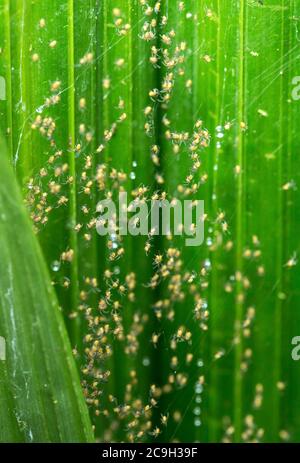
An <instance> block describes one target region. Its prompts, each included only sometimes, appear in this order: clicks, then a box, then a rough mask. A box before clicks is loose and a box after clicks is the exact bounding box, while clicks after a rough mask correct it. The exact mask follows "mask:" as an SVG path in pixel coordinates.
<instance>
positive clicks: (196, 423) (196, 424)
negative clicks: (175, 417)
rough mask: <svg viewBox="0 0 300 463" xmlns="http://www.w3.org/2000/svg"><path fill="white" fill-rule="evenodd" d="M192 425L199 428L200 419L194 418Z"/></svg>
mask: <svg viewBox="0 0 300 463" xmlns="http://www.w3.org/2000/svg"><path fill="white" fill-rule="evenodd" d="M194 425H195V426H196V428H199V427H200V426H201V420H199V418H195V420H194Z"/></svg>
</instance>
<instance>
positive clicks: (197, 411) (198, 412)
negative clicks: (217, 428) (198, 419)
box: [194, 407, 201, 416]
mask: <svg viewBox="0 0 300 463" xmlns="http://www.w3.org/2000/svg"><path fill="white" fill-rule="evenodd" d="M194 415H196V416H199V415H201V408H200V407H196V408H194Z"/></svg>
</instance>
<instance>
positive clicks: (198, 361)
mask: <svg viewBox="0 0 300 463" xmlns="http://www.w3.org/2000/svg"><path fill="white" fill-rule="evenodd" d="M203 365H204V363H203V360H201V359H199V360H197V367H199V368H201V367H203Z"/></svg>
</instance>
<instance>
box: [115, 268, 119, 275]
mask: <svg viewBox="0 0 300 463" xmlns="http://www.w3.org/2000/svg"><path fill="white" fill-rule="evenodd" d="M114 274H115V275H119V274H120V267H114Z"/></svg>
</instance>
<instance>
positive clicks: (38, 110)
mask: <svg viewBox="0 0 300 463" xmlns="http://www.w3.org/2000/svg"><path fill="white" fill-rule="evenodd" d="M43 111H44V106H39V107H38V108H37V109H36V110H35V112H36V113H38V114H42V112H43Z"/></svg>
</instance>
